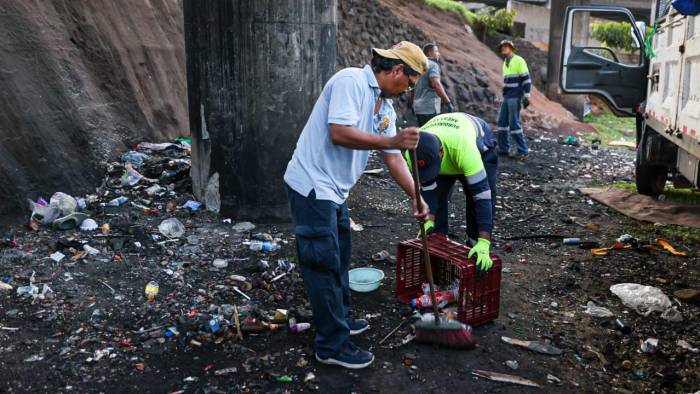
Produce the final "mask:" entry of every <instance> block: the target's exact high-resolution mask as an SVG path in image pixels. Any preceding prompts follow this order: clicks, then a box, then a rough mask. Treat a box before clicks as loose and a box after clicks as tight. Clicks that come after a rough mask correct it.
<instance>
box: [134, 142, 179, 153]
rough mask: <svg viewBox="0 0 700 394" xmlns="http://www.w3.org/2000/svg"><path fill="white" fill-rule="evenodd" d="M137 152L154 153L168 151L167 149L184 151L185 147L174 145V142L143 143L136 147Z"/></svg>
mask: <svg viewBox="0 0 700 394" xmlns="http://www.w3.org/2000/svg"><path fill="white" fill-rule="evenodd" d="M136 149H137V150H152V151H161V150H166V149H183V147H182V146H181V145H179V144H173V143H172V142H163V143H159V144H155V143H152V142H142V143H140V144H138V145H137V146H136Z"/></svg>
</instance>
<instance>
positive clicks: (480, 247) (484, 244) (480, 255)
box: [467, 238, 493, 272]
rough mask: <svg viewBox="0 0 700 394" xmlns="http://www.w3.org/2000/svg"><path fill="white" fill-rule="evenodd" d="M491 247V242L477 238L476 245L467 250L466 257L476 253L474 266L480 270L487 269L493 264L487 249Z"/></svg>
mask: <svg viewBox="0 0 700 394" xmlns="http://www.w3.org/2000/svg"><path fill="white" fill-rule="evenodd" d="M490 247H491V242H489V241H488V240H486V239H483V238H479V240H478V241H477V242H476V245H474V247H473V248H472V250H470V251H469V254H468V255H467V258H469V259H470V258H472V256H473V255H474V253H476V268H477V269H478V270H480V271H483V272H485V271H488V270H489V269H490V268H491V266H492V265H493V261H491V255H490V253H489V249H490Z"/></svg>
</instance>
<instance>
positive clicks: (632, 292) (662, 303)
mask: <svg viewBox="0 0 700 394" xmlns="http://www.w3.org/2000/svg"><path fill="white" fill-rule="evenodd" d="M610 291H611V292H612V293H613V294H615V295H616V296H618V297H619V298H620V300H621V301H622V303H623V304H624V305H625V306H626V307H628V308H631V309H634V310H635V311H636V312H637V313H639V314H640V315H643V316H649V314H650V313H652V312H664V311H666V310H667V309H669V308H670V307H671V300H670V299H669V298H668V297H667V296H666V295H665V294H664V293H663V291H661V289H659V288H658V287H652V286H644V285H640V284H637V283H619V284H616V285H612V286H610Z"/></svg>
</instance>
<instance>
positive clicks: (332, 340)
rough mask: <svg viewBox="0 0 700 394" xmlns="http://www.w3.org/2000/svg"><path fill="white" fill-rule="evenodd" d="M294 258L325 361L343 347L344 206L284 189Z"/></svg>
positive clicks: (348, 247) (347, 251)
mask: <svg viewBox="0 0 700 394" xmlns="http://www.w3.org/2000/svg"><path fill="white" fill-rule="evenodd" d="M287 196H288V198H289V206H290V208H291V210H292V221H293V222H294V235H295V237H296V246H297V257H298V261H299V265H300V268H301V273H302V276H303V278H304V286H305V287H306V293H307V294H308V296H309V301H310V302H311V309H312V311H313V314H314V326H315V328H316V338H315V340H314V344H315V348H316V352H317V353H318V354H319V355H320V356H321V357H330V356H333V355H335V354H336V353H338V352H340V351H342V350H343V348H344V347H346V346H348V342H349V339H348V338H349V336H350V327H349V326H348V321H347V320H348V319H349V318H350V287H349V277H348V268H349V267H350V256H351V252H352V244H351V240H350V215H349V214H348V204H347V202H345V203H343V204H342V205H338V204H336V203H334V202H333V201H329V200H317V199H316V193H315V191H313V190H312V191H311V193H310V194H309V195H308V196H307V197H305V196H303V195H301V194H299V193H297V192H296V191H294V190H293V189H292V188H290V187H289V186H287Z"/></svg>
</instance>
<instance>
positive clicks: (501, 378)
mask: <svg viewBox="0 0 700 394" xmlns="http://www.w3.org/2000/svg"><path fill="white" fill-rule="evenodd" d="M472 375H474V376H478V377H480V378H485V379H489V380H493V381H494V382H503V383H512V384H518V385H521V386H528V387H542V386H540V385H539V384H537V383H535V382H533V381H532V380H530V379H526V378H523V377H520V376H515V375H507V374H504V373H498V372H491V371H483V370H479V369H475V370H473V371H472Z"/></svg>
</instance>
